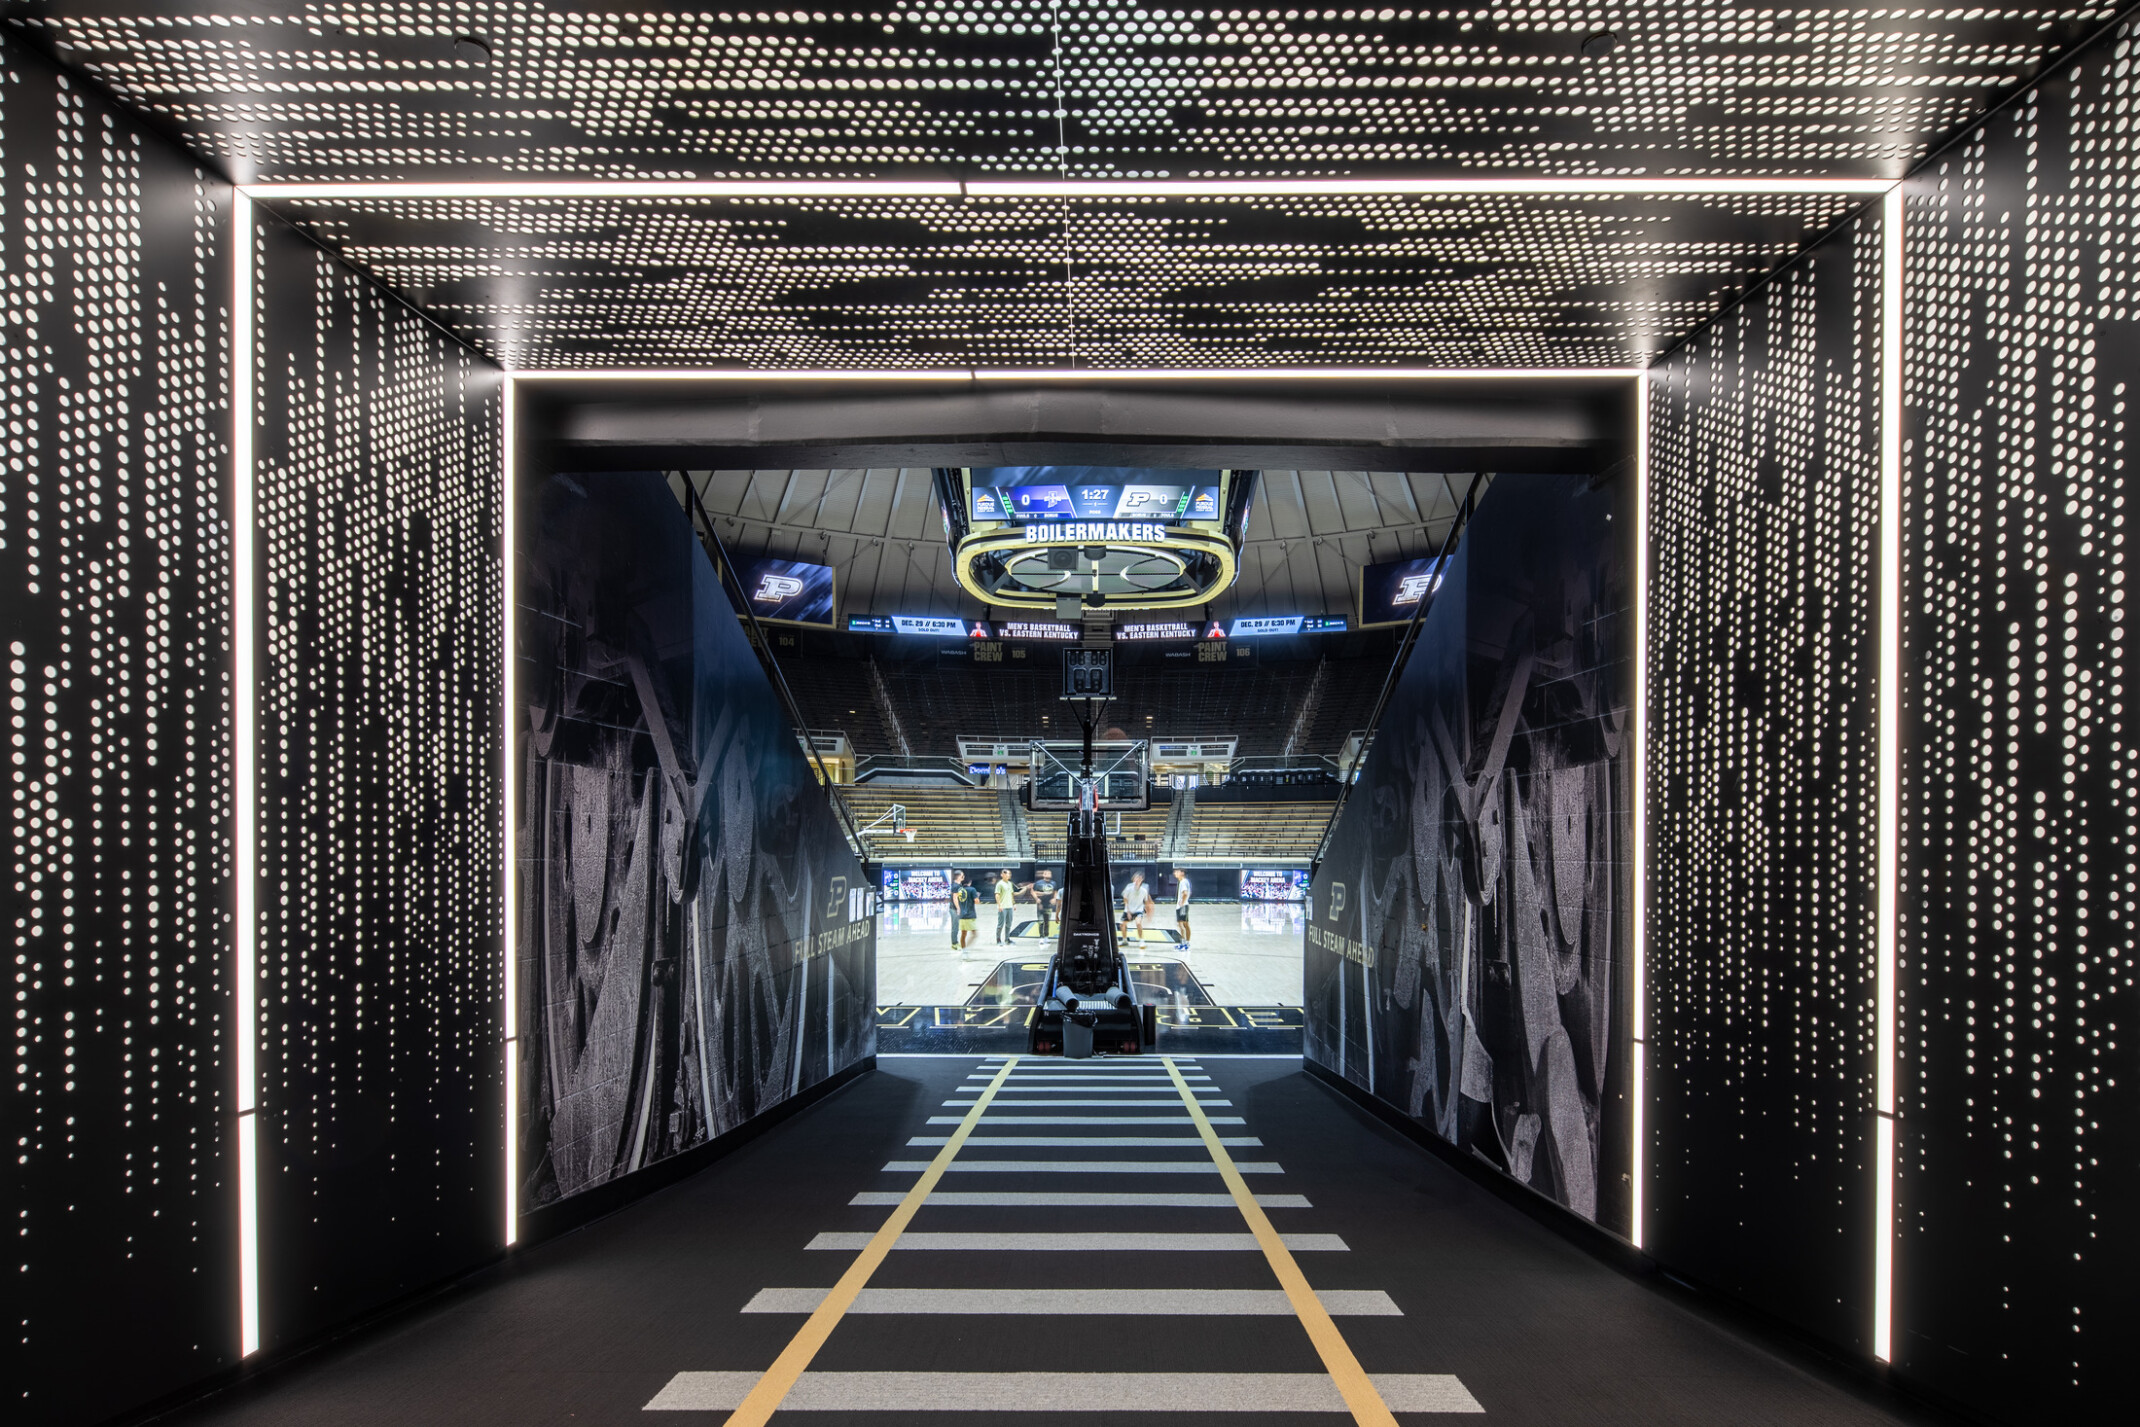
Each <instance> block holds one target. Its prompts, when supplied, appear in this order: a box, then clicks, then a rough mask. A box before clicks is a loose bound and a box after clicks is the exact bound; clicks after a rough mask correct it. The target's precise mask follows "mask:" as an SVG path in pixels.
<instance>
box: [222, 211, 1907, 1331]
mask: <svg viewBox="0 0 2140 1427" xmlns="http://www.w3.org/2000/svg"><path fill="white" fill-rule="evenodd" d="M1745 194H1808V195H1812V194H1836V195H1864V196H1868V197H1870V196H1875V195H1880V194H1885V195H1886V199H1885V212H1886V217H1887V223H1886V245H1887V246H1886V256H1887V263H1886V273H1885V277H1884V287H1883V292H1882V299H1883V338H1882V340H1883V369H1882V435H1881V443H1882V444H1881V547H1880V567H1881V608H1880V715H1879V720H1880V722H1879V775H1878V776H1879V787H1880V803H1879V831H1878V840H1879V867H1878V873H1877V876H1878V901H1879V908H1880V910H1879V914H1878V915H1879V919H1880V921H1879V932H1878V936H1879V942H1878V951H1877V960H1878V993H1877V996H1878V1029H1877V1040H1878V1051H1877V1055H1878V1062H1879V1088H1878V1092H1877V1101H1876V1110H1877V1120H1878V1137H1879V1147H1878V1151H1877V1168H1876V1173H1877V1179H1878V1195H1877V1197H1878V1210H1877V1213H1878V1219H1879V1223H1878V1225H1877V1230H1878V1247H1877V1249H1876V1261H1875V1266H1874V1276H1875V1309H1874V1317H1875V1324H1874V1343H1875V1355H1876V1356H1877V1357H1879V1358H1881V1359H1882V1360H1883V1361H1884V1360H1886V1358H1887V1357H1888V1353H1889V1349H1890V1320H1891V1316H1892V1314H1891V1282H1892V1268H1893V1254H1892V1228H1893V1216H1894V1208H1893V1171H1894V1124H1893V1121H1894V1104H1895V1100H1894V1035H1895V1032H1894V1014H1895V1012H1894V995H1895V993H1894V960H1895V924H1894V907H1895V837H1896V802H1895V800H1896V786H1897V785H1896V778H1897V771H1896V763H1895V757H1896V744H1897V739H1898V732H1897V730H1898V715H1897V712H1896V708H1895V702H1896V701H1895V697H1894V693H1895V690H1896V688H1897V682H1898V675H1897V659H1898V654H1897V641H1898V638H1899V621H1900V606H1899V590H1898V588H1897V579H1898V578H1899V570H1900V545H1899V541H1900V535H1899V516H1900V484H1901V471H1900V466H1901V460H1900V430H1899V422H1900V412H1901V316H1902V310H1901V309H1902V288H1901V255H1902V200H1901V189H1900V187H1899V185H1897V184H1895V183H1894V182H1893V181H1892V180H1887V179H1831V178H1793V177H1785V178H1730V177H1718V178H1592V177H1581V176H1575V177H1562V178H1442V179H1373V178H1367V179H1282V180H1244V179H1208V180H1189V181H1177V180H1142V181H1128V182H1116V181H1103V180H1094V181H1081V180H1072V181H1035V182H1023V181H1013V180H1005V181H989V182H970V183H959V182H900V181H884V182H879V181H855V182H847V181H824V182H817V181H803V182H729V181H704V182H700V181H688V182H671V181H659V180H654V181H639V180H621V181H591V182H530V181H504V182H471V183H399V182H385V183H290V184H277V183H269V184H251V185H243V186H240V187H239V188H238V189H237V190H236V194H235V202H234V205H233V207H234V213H235V219H236V223H235V240H234V243H233V264H234V268H235V273H236V277H237V283H236V292H235V295H234V302H233V311H234V314H235V320H234V326H235V334H234V337H233V344H232V365H233V368H234V371H235V373H236V374H237V379H236V380H234V381H233V382H232V410H233V426H234V441H233V446H232V460H233V465H234V467H235V472H234V479H233V484H234V491H235V501H234V507H235V511H234V521H235V527H234V528H235V536H234V542H233V545H234V548H233V559H234V563H235V569H234V572H233V581H232V591H233V595H232V598H233V604H234V607H235V615H236V618H235V621H234V623H235V628H234V631H233V641H234V658H233V675H234V679H235V682H236V688H235V689H234V691H233V693H234V697H233V720H234V731H233V755H234V761H235V764H236V766H235V768H234V773H233V787H234V792H235V795H236V801H237V809H236V816H235V829H234V846H235V857H236V870H237V875H236V879H235V880H236V882H237V907H238V917H237V923H238V925H237V933H236V961H237V967H236V970H237V999H238V1013H237V1028H236V1035H237V1039H238V1045H237V1057H236V1059H237V1063H238V1082H239V1083H238V1096H237V1099H238V1108H239V1124H238V1139H239V1181H240V1182H239V1220H240V1223H239V1237H240V1319H241V1329H240V1337H241V1345H242V1350H243V1352H244V1353H245V1354H248V1355H250V1354H251V1353H254V1352H256V1351H258V1349H259V1345H260V1327H259V1245H258V1209H257V1198H256V1182H257V1156H256V1150H255V1140H254V1121H255V1114H254V1111H255V1103H256V1102H255V1096H256V1090H255V1084H254V1079H255V1074H256V1072H255V1067H254V1044H255V1037H256V1035H257V1025H256V1021H257V1011H256V1008H255V1003H254V996H255V988H254V976H255V974H256V966H255V962H256V946H255V941H256V931H257V929H256V927H255V925H254V919H255V917H256V915H257V909H256V906H255V891H256V889H255V888H254V885H253V876H254V873H255V872H256V870H257V869H256V864H257V857H258V846H257V837H258V833H257V826H256V809H255V807H254V799H255V797H256V796H257V792H256V768H255V758H256V737H257V724H256V719H257V711H256V708H255V694H254V680H255V649H254V637H255V636H254V631H253V628H252V622H251V617H250V612H251V608H252V604H253V599H254V594H253V589H254V583H253V568H252V566H253V545H254V541H253V530H252V522H253V505H254V471H253V460H254V455H253V443H252V422H253V382H254V380H255V379H256V376H257V373H256V372H255V370H254V353H253V330H252V323H253V311H254V300H253V288H252V273H251V267H252V262H253V258H252V253H253V230H252V201H253V200H255V199H282V200H288V201H293V202H303V201H320V202H327V201H361V200H393V199H448V200H450V199H526V200H544V199H605V198H608V199H635V198H643V199H703V200H737V199H769V200H778V199H810V198H855V199H873V198H881V199H898V198H1005V199H1008V198H1040V197H1057V198H1070V199H1111V198H1153V199H1165V198H1281V197H1316V196H1332V197H1343V196H1358V197H1372V196H1377V195H1389V196H1416V197H1451V198H1462V197H1476V196H1495V195H1505V196H1521V195H1537V196H1559V197H1586V196H1598V197H1611V196H1622V197H1656V198H1675V197H1680V198H1699V197H1706V196H1730V195H1745ZM1586 378H1596V379H1599V380H1614V379H1620V380H1631V381H1632V382H1633V383H1634V389H1635V398H1636V403H1637V418H1636V429H1637V437H1636V446H1637V449H1636V470H1637V478H1636V481H1637V489H1636V497H1635V499H1636V518H1635V527H1636V529H1635V541H1636V554H1635V581H1636V589H1635V604H1636V631H1635V640H1636V650H1635V674H1634V684H1635V688H1634V694H1633V697H1634V701H1635V710H1634V726H1635V750H1634V768H1633V781H1634V784H1635V790H1634V809H1633V815H1632V834H1633V845H1634V858H1635V862H1634V868H1633V881H1634V898H1633V913H1634V919H1635V925H1634V934H1633V960H1634V966H1633V1000H1634V1006H1633V1036H1632V1041H1633V1066H1632V1070H1633V1085H1632V1092H1631V1093H1632V1099H1633V1105H1632V1107H1631V1110H1632V1114H1631V1121H1632V1124H1631V1141H1632V1143H1631V1154H1632V1172H1631V1176H1630V1178H1631V1184H1632V1193H1631V1204H1630V1213H1631V1218H1630V1224H1629V1236H1630V1238H1631V1240H1632V1241H1633V1243H1634V1244H1635V1245H1636V1246H1637V1247H1638V1248H1639V1247H1641V1246H1642V1244H1643V1241H1644V1237H1645V1235H1644V1219H1645V1204H1644V1192H1645V1184H1644V1177H1645V1176H1644V1168H1645V1166H1644V1158H1645V1146H1646V1135H1647V1131H1646V1116H1645V1108H1646V1103H1647V1088H1646V1076H1647V1065H1646V1051H1647V1041H1648V989H1647V988H1648V981H1647V977H1648V968H1647V951H1648V938H1647V929H1646V924H1647V918H1648V861H1647V860H1648V855H1649V848H1648V784H1649V757H1648V736H1649V720H1648V697H1649V682H1648V672H1649V670H1648V659H1649V549H1648V536H1649V441H1650V433H1649V385H1650V383H1649V377H1648V374H1647V372H1646V371H1645V370H1644V369H1641V368H1634V367H1597V368H1586V367H1576V368H1550V367H1540V368H1509V367H1500V368H1496V367H1476V368H1472V367H1409V368H1406V367H1397V368H1392V367H1245V368H1227V367H1220V368H1188V369H1169V368H1128V369H1092V368H1084V369H1076V370H1067V369H1052V368H1032V369H996V370H990V369H985V368H950V369H939V370H932V371H901V370H868V369H856V370H840V369H819V370H767V369H747V370H733V369H721V370H714V369H693V368H639V369H618V368H603V369H597V370H588V371H575V370H570V369H534V370H528V371H521V372H510V371H509V372H507V373H506V375H505V379H504V396H503V412H504V423H505V429H504V432H503V434H502V443H501V444H502V462H501V465H502V471H501V480H502V490H501V519H502V523H503V526H504V529H503V531H502V533H501V547H502V548H501V559H502V561H503V566H504V588H503V598H504V603H505V609H504V612H503V619H502V630H501V638H502V639H503V641H504V649H503V651H502V664H503V667H502V671H501V677H502V696H503V704H504V711H505V717H504V720H503V723H504V727H503V729H502V730H501V732H502V735H503V738H504V745H505V746H504V749H503V752H502V756H501V769H502V778H503V789H502V792H503V806H504V814H503V816H504V846H503V849H502V858H503V861H504V864H505V865H504V868H503V869H502V878H501V885H502V888H503V896H504V908H503V928H504V936H505V950H504V967H503V979H504V995H503V1000H502V1005H501V1014H502V1015H503V1016H504V1019H505V1026H504V1031H505V1034H504V1037H503V1044H504V1047H505V1057H506V1066H505V1072H506V1073H505V1083H506V1107H505V1108H506V1129H505V1140H506V1143H505V1155H504V1163H505V1185H504V1237H505V1242H506V1244H508V1245H511V1244H513V1243H514V1242H515V1241H516V1239H517V1237H518V1229H517V1219H518V1206H517V1199H516V1185H515V1181H516V1179H517V1170H518V1166H517V1163H516V1160H517V1134H516V1127H517V1123H518V1115H519V1084H518V1073H517V1066H516V1064H515V1057H516V1054H517V1044H518V1037H517V1034H516V1026H517V1017H518V1005H517V995H518V988H517V984H516V978H515V974H514V960H513V957H514V939H515V935H516V932H517V918H516V916H515V908H514V903H513V895H514V892H513V885H514V877H513V858H514V851H513V838H514V831H515V822H516V818H517V807H518V800H517V798H516V796H515V784H514V777H515V769H514V765H513V749H512V734H513V717H512V708H513V701H514V697H515V695H514V678H513V646H514V641H515V633H516V631H515V610H514V603H513V601H514V589H513V529H514V520H515V507H514V466H515V462H516V449H515V442H514V432H513V424H514V420H515V412H516V404H515V392H516V389H517V387H518V384H519V383H520V382H522V381H537V382H564V381H570V382H610V383H614V382H642V383H646V382H704V383H771V382H780V383H808V382H826V383H838V384H847V383H876V382H885V383H912V384H917V385H927V384H938V385H941V384H944V383H947V382H948V383H956V382H967V383H974V384H980V383H993V382H1005V383H1011V382H1022V383H1034V382H1057V381H1080V382H1154V381H1199V382H1262V381H1398V382H1440V381H1465V380H1497V381H1523V380H1570V379H1586Z"/></svg>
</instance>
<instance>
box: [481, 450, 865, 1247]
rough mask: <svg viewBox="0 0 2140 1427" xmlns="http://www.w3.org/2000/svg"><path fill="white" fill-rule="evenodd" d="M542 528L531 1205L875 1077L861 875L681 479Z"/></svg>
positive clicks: (647, 483)
mask: <svg viewBox="0 0 2140 1427" xmlns="http://www.w3.org/2000/svg"><path fill="white" fill-rule="evenodd" d="M525 500H526V504H525V505H524V507H523V513H522V516H521V547H520V548H521V558H520V562H519V569H518V579H519V602H520V609H519V629H518V656H517V657H518V661H519V662H518V668H519V685H518V692H519V697H520V703H521V711H522V717H521V718H520V719H519V721H518V727H517V729H516V738H517V749H518V769H519V777H520V780H521V783H522V797H521V803H520V822H519V827H518V830H517V842H518V853H517V856H518V864H517V868H516V872H517V891H516V895H517V897H518V899H519V907H520V917H519V947H518V950H517V956H518V959H519V960H518V965H519V1007H520V1025H519V1036H520V1039H519V1079H520V1086H521V1119H520V1126H519V1136H520V1151H519V1153H520V1159H519V1163H520V1169H521V1180H520V1202H521V1206H522V1208H523V1210H540V1209H541V1208H542V1207H543V1206H545V1205H550V1204H555V1203H558V1202H559V1201H561V1200H563V1199H566V1198H569V1197H570V1196H572V1195H575V1194H578V1193H580V1192H582V1191H584V1190H587V1189H590V1188H592V1187H594V1186H597V1185H601V1184H604V1183H608V1182H610V1181H613V1180H616V1179H618V1178H620V1177H621V1176H624V1175H628V1174H630V1173H631V1172H633V1171H634V1170H637V1169H640V1168H643V1167H645V1166H648V1165H650V1164H653V1163H656V1162H658V1161H660V1160H663V1159H666V1158H668V1157H670V1156H672V1155H675V1154H677V1153H679V1152H681V1151H684V1150H688V1149H690V1148H692V1147H693V1146H696V1145H701V1144H704V1143H706V1142H707V1141H709V1140H711V1139H712V1138H714V1137H716V1136H718V1135H721V1134H724V1133H726V1132H728V1131H730V1130H733V1129H735V1128H736V1127H738V1126H740V1125H742V1124H743V1123H744V1122H746V1121H748V1120H750V1119H751V1118H752V1117H753V1116H755V1115H758V1114H761V1113H763V1112H764V1111H766V1110H769V1109H771V1108H773V1107H774V1106H776V1105H779V1104H780V1103H781V1102H783V1101H785V1100H787V1099H788V1098H789V1097H791V1096H793V1095H795V1094H796V1093H797V1092H799V1091H801V1090H804V1089H807V1088H808V1087H810V1086H812V1085H815V1084H818V1083H819V1082H821V1081H823V1080H825V1079H826V1078H828V1077H829V1076H832V1075H835V1074H837V1073H838V1072H840V1071H842V1070H844V1069H846V1068H847V1067H849V1066H852V1065H854V1064H856V1063H857V1062H858V1061H860V1060H862V1059H864V1058H865V1057H867V1056H869V1055H871V1054H873V1053H874V1051H875V1043H876V1018H875V1015H874V1007H873V1000H874V991H875V968H876V945H875V922H874V917H873V915H872V911H871V901H870V897H869V885H868V882H867V881H866V879H865V878H864V876H863V872H862V866H861V864H860V862H858V861H857V860H856V859H855V857H854V856H853V854H852V853H851V852H850V850H849V848H848V845H847V842H846V839H845V836H844V835H843V833H842V832H841V830H840V827H839V824H838V822H837V820H836V817H835V815H834V813H833V812H832V810H831V806H830V802H829V800H828V798H827V797H826V795H825V793H824V791H823V790H822V789H821V788H820V786H819V784H818V782H817V778H816V774H815V770H814V769H813V768H812V767H811V765H810V763H809V760H808V759H807V758H806V756H805V755H804V754H803V752H802V750H801V747H800V744H799V743H798V741H797V739H796V736H795V733H794V730H793V728H792V727H791V726H790V724H789V721H788V719H787V717H786V715H785V714H784V713H783V712H782V709H781V706H780V704H779V702H778V700H777V698H776V697H775V695H774V692H773V689H772V686H771V684H770V682H769V681H768V679H767V677H766V675H765V672H764V670H763V668H762V666H761V665H760V663H759V661H758V657H757V655H756V654H755V653H754V652H753V651H752V649H751V646H750V643H749V640H748V638H747V636H746V635H745V634H744V632H743V629H742V627H741V625H740V624H739V622H738V620H737V617H736V612H735V609H734V607H733V606H732V605H731V603H730V602H729V600H728V598H727V596H726V595H725V594H724V593H723V591H722V588H721V585H720V581H719V577H718V575H717V574H716V572H715V570H714V567H713V564H712V562H711V561H710V560H709V559H708V558H707V556H706V554H705V552H704V551H703V550H702V549H701V548H700V546H699V543H698V540H697V538H696V536H695V535H694V533H693V531H692V529H691V526H690V523H689V521H688V519H687V518H686V516H685V515H684V513H683V511H682V509H681V508H680V507H679V506H678V504H677V501H676V497H675V496H674V495H673V494H672V493H671V491H670V489H669V486H668V484H667V482H666V480H665V479H664V478H662V477H661V476H659V475H654V474H647V473H622V474H615V473H608V474H601V475H588V476H573V475H553V476H550V477H548V478H547V479H544V480H541V481H538V482H536V483H535V484H534V485H533V486H532V487H531V488H530V489H529V492H528V494H527V496H526V497H525Z"/></svg>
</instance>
